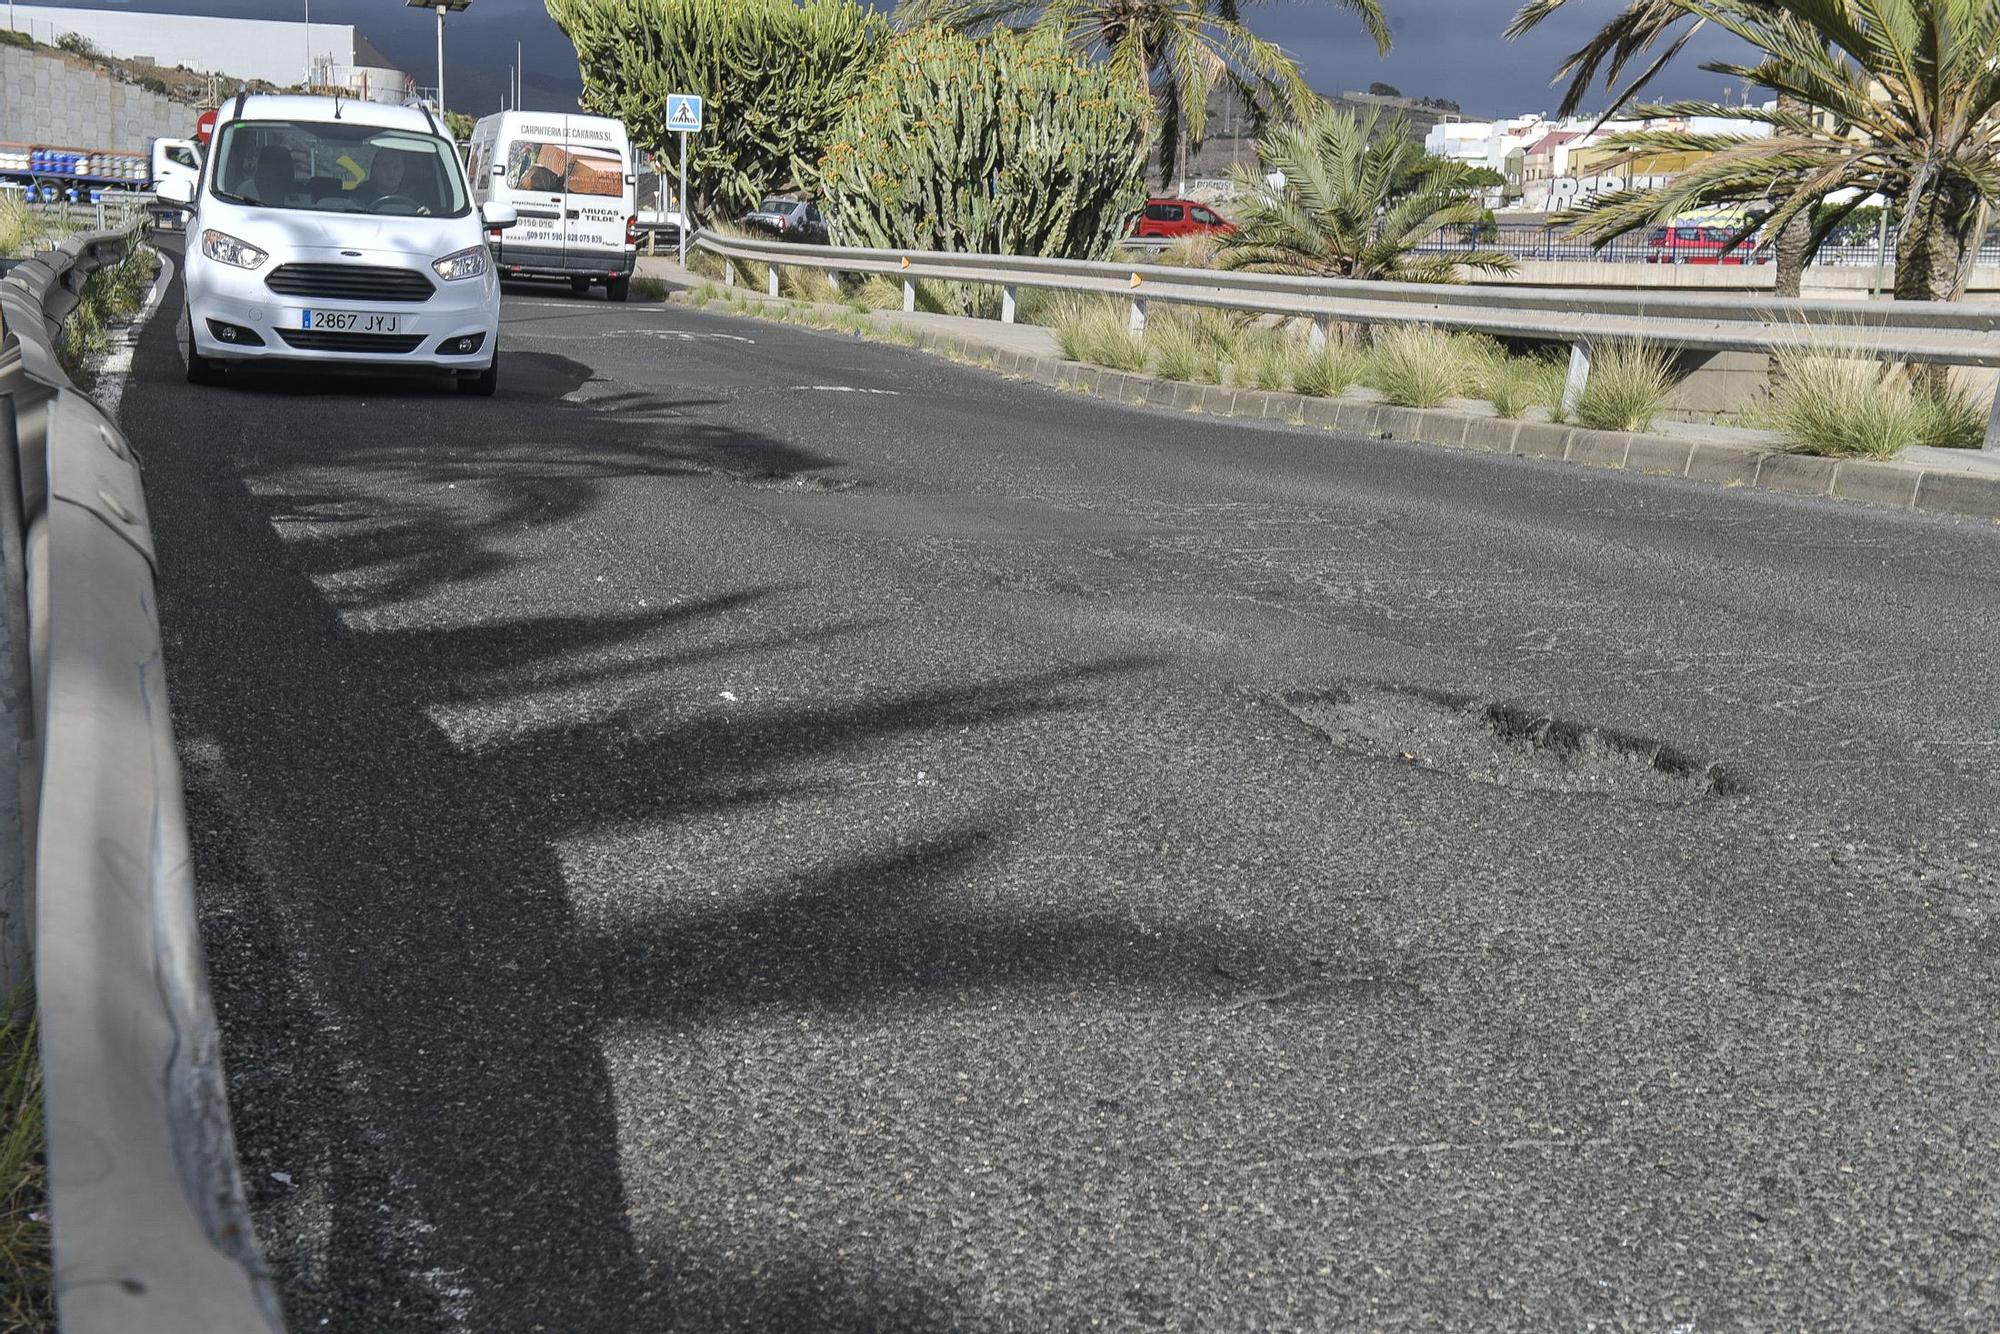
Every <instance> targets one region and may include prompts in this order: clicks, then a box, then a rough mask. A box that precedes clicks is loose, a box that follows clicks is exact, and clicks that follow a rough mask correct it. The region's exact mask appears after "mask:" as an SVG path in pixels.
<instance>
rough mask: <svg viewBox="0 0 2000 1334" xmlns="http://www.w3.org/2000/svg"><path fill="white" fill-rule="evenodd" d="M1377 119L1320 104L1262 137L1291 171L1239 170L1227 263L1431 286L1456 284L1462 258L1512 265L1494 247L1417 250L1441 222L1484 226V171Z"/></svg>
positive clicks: (1268, 157) (1262, 149) (1267, 156)
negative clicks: (1439, 154)
mask: <svg viewBox="0 0 2000 1334" xmlns="http://www.w3.org/2000/svg"><path fill="white" fill-rule="evenodd" d="M1379 118H1380V113H1379V112H1374V111H1371V112H1369V113H1368V114H1367V115H1366V116H1363V117H1357V116H1355V115H1353V114H1351V113H1349V112H1346V111H1340V110H1337V109H1335V108H1333V107H1330V106H1325V105H1322V106H1321V107H1320V109H1319V110H1318V111H1317V112H1316V113H1315V114H1313V115H1311V116H1309V117H1308V118H1307V119H1305V120H1303V121H1301V122H1299V123H1297V124H1291V125H1284V126H1280V127H1279V128H1277V129H1275V130H1272V131H1271V132H1269V133H1268V134H1266V135H1265V136H1264V137H1263V138H1262V139H1260V140H1259V141H1258V143H1257V152H1258V156H1259V157H1261V158H1262V159H1263V163H1264V166H1265V167H1266V168H1269V169H1272V170H1275V171H1276V172H1278V173H1281V176H1280V177H1267V176H1263V175H1260V174H1258V173H1257V172H1256V171H1253V170H1250V169H1248V168H1245V167H1238V168H1237V170H1236V177H1235V184H1236V188H1237V190H1238V192H1239V198H1238V202H1237V230H1236V231H1235V232H1234V233H1232V234H1230V235H1228V236H1226V237H1224V238H1223V241H1222V247H1221V250H1220V252H1219V254H1218V255H1217V257H1216V262H1217V263H1218V265H1220V267H1222V268H1226V269H1252V270H1255V271H1257V272H1260V273H1292V274H1311V275H1315V276H1318V277H1329V278H1380V279H1394V280H1397V281H1402V282H1423V283H1448V282H1456V281H1458V278H1459V272H1458V271H1459V269H1460V267H1461V266H1463V267H1468V268H1474V269H1480V270H1484V271H1488V272H1502V273H1504V272H1507V271H1509V270H1511V269H1512V268H1513V267H1514V261H1513V260H1512V259H1511V258H1510V257H1508V256H1507V255H1503V254H1501V253H1500V252H1499V251H1496V250H1473V251H1455V252H1451V253H1448V254H1423V253H1419V252H1418V250H1417V247H1418V246H1419V245H1420V244H1422V243H1423V242H1424V241H1426V240H1428V239H1429V238H1430V237H1431V236H1433V235H1434V234H1435V233H1436V232H1437V230H1438V229H1439V228H1440V227H1449V226H1453V225H1455V224H1456V225H1477V224H1478V222H1479V218H1480V212H1481V206H1480V203H1479V200H1478V198H1477V197H1476V194H1475V191H1476V190H1477V189H1478V187H1479V186H1480V184H1481V183H1482V179H1483V176H1484V175H1485V173H1482V172H1481V170H1480V169H1479V168H1477V167H1472V166H1469V165H1467V164H1465V163H1462V162H1453V161H1451V160H1449V159H1446V158H1436V157H1431V156H1430V155H1429V154H1427V153H1425V152H1424V150H1423V146H1422V145H1421V144H1419V143H1417V142H1416V141H1415V140H1413V139H1411V138H1410V136H1409V134H1408V132H1407V129H1406V127H1405V125H1404V121H1403V118H1402V117H1401V116H1395V117H1392V118H1390V119H1389V120H1388V122H1387V123H1386V124H1380V125H1378V120H1379ZM1274 180H1282V184H1274V183H1273V181H1274Z"/></svg>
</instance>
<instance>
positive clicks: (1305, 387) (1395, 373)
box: [1023, 296, 1672, 429]
mask: <svg viewBox="0 0 2000 1334" xmlns="http://www.w3.org/2000/svg"><path fill="white" fill-rule="evenodd" d="M1023 313H1024V317H1026V315H1027V314H1028V312H1026V311H1025V310H1024V312H1023ZM1033 315H1034V320H1035V322H1037V323H1041V324H1046V325H1047V326H1048V328H1049V330H1050V332H1051V333H1053V334H1054V335H1055V337H1056V343H1057V346H1058V347H1060V348H1061V350H1062V354H1063V355H1064V356H1065V357H1067V358H1069V359H1070V360H1072V361H1082V362H1087V363H1089V364H1091V365H1096V366H1109V367H1112V368H1114V369H1118V370H1132V371H1136V370H1144V371H1147V372H1149V373H1151V374H1153V375H1157V376H1159V377H1160V378H1162V379H1166V380H1182V381H1187V382H1190V383H1196V384H1220V385H1228V386H1231V387H1234V388H1242V389H1273V390H1283V391H1287V392H1290V393H1295V394H1307V395H1311V396H1313V397H1316V398H1336V397H1338V396H1340V395H1341V394H1344V393H1347V392H1348V391H1349V390H1352V389H1355V388H1357V387H1358V388H1362V389H1367V390H1370V391H1372V392H1374V393H1375V394H1378V395H1379V396H1380V397H1381V399H1382V401H1384V402H1386V403H1391V404H1394V405H1396V406H1398V407H1413V408H1427V407H1437V406H1438V405H1440V404H1442V403H1444V402H1446V401H1447V400H1450V399H1474V400H1481V399H1483V400H1485V401H1487V402H1489V403H1491V404H1492V406H1493V411H1494V413H1495V415H1497V416H1501V417H1527V416H1537V417H1540V418H1543V419H1547V420H1555V419H1558V418H1559V416H1560V407H1561V402H1562V391H1563V381H1564V377H1565V374H1566V362H1565V361H1564V360H1563V356H1562V354H1561V353H1559V352H1553V351H1533V352H1514V351H1510V350H1508V349H1507V348H1506V347H1505V346H1503V345H1502V344H1501V343H1500V342H1499V341H1497V340H1495V339H1491V338H1482V337H1477V336H1474V335H1471V334H1457V333H1449V332H1447V331H1445V330H1442V329H1437V328H1432V327H1430V326H1427V325H1410V326H1401V327H1385V328H1382V329H1380V330H1378V331H1377V332H1376V334H1375V336H1374V338H1373V339H1372V340H1366V339H1364V338H1362V337H1361V336H1360V335H1358V334H1354V333H1343V332H1342V331H1341V330H1340V329H1338V328H1334V329H1330V330H1324V331H1322V333H1321V335H1320V336H1317V337H1315V336H1314V335H1313V334H1312V332H1311V331H1310V330H1309V329H1306V328H1304V327H1300V326H1299V325H1298V323H1297V322H1289V323H1287V322H1274V321H1269V320H1257V319H1252V318H1250V317H1247V316H1229V315H1226V314H1224V313H1222V312H1218V311H1183V310H1174V309H1171V308H1169V309H1164V310H1160V309H1156V310H1155V311H1154V312H1153V313H1152V314H1150V315H1149V316H1148V317H1147V320H1146V328H1145V332H1144V333H1142V334H1134V333H1132V332H1131V330H1130V328H1129V320H1130V313H1129V307H1128V305H1127V303H1125V302H1124V301H1120V300H1117V299H1115V298H1111V297H1078V296H1069V297H1066V298H1065V299H1063V300H1060V301H1055V302H1051V303H1049V304H1048V306H1047V307H1046V308H1044V309H1042V310H1038V311H1035V312H1033ZM1607 357H1608V359H1609V360H1611V361H1614V362H1618V357H1617V354H1615V353H1611V352H1610V350H1609V349H1607V354H1606V355H1601V356H1600V364H1601V363H1603V362H1604V361H1605V360H1607ZM1642 360H1643V359H1642ZM1645 364H1646V365H1648V366H1650V364H1651V363H1650V362H1646V363H1645ZM1622 365H1623V363H1622V362H1618V364H1617V365H1615V366H1614V367H1613V368H1612V370H1611V371H1610V373H1609V374H1608V375H1607V377H1606V378H1607V380H1608V382H1609V383H1608V384H1607V385H1606V388H1605V391H1604V393H1605V400H1606V403H1607V405H1612V406H1617V407H1622V408H1624V409H1626V412H1627V416H1626V419H1630V418H1631V416H1633V415H1635V414H1639V413H1641V412H1647V413H1649V415H1648V424H1650V422H1651V420H1652V419H1653V418H1656V417H1657V416H1658V415H1659V413H1660V412H1661V411H1663V410H1664V407H1665V396H1666V393H1667V392H1671V389H1672V383H1671V380H1670V379H1669V380H1668V382H1667V385H1666V390H1665V391H1663V392H1662V393H1660V394H1659V395H1658V396H1656V397H1649V396H1647V395H1644V394H1640V393H1637V392H1636V391H1635V389H1634V388H1633V387H1632V386H1631V385H1630V384H1628V383H1627V379H1628V377H1625V376H1624V375H1623V374H1622V372H1621V369H1620V367H1622ZM1649 383H1650V382H1649ZM1610 411H1611V406H1607V407H1606V408H1605V412H1607V413H1609V412H1610ZM1620 429H1642V428H1636V427H1632V428H1626V427H1621V428H1620Z"/></svg>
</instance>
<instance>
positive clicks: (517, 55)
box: [514, 42, 527, 111]
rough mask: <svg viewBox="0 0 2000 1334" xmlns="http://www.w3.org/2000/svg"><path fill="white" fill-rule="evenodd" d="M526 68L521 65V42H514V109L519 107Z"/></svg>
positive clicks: (517, 109)
mask: <svg viewBox="0 0 2000 1334" xmlns="http://www.w3.org/2000/svg"><path fill="white" fill-rule="evenodd" d="M526 74H527V70H526V69H524V68H523V67H522V65H521V44H520V43H519V42H516V43H514V110H516V111H519V110H520V109H521V85H522V84H523V83H524V82H526V78H525V76H526Z"/></svg>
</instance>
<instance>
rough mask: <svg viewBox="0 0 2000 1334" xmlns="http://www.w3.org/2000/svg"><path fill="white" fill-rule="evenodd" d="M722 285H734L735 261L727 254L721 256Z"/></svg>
mask: <svg viewBox="0 0 2000 1334" xmlns="http://www.w3.org/2000/svg"><path fill="white" fill-rule="evenodd" d="M722 285H723V286H724V287H734V286H736V261H735V260H733V259H731V258H729V256H727V255H724V256H723V257H722Z"/></svg>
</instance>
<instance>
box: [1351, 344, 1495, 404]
mask: <svg viewBox="0 0 2000 1334" xmlns="http://www.w3.org/2000/svg"><path fill="white" fill-rule="evenodd" d="M1479 355H1480V354H1479V351H1478V349H1477V347H1476V345H1474V344H1473V342H1472V340H1470V339H1466V338H1459V337H1454V336H1453V335H1452V334H1449V333H1446V332H1445V331H1444V330H1442V329H1435V328H1432V327H1431V326H1430V325H1427V324H1410V325H1394V326H1391V327H1389V328H1386V329H1382V330H1379V331H1378V332H1377V333H1376V335H1375V347H1374V352H1373V355H1372V356H1371V357H1370V358H1369V381H1370V383H1372V384H1373V385H1374V386H1375V387H1376V388H1377V389H1379V390H1381V391H1382V396H1383V397H1384V398H1386V399H1387V400H1388V401H1389V402H1391V403H1393V404H1395V405H1396V406H1397V407H1401V408H1434V407H1436V406H1438V404H1440V403H1442V402H1444V401H1445V400H1446V399H1447V398H1453V397H1457V396H1460V395H1462V394H1464V393H1465V392H1466V389H1467V388H1468V387H1469V386H1470V385H1471V384H1472V383H1473V381H1474V380H1475V379H1476V377H1477V371H1476V366H1477V363H1478V358H1479Z"/></svg>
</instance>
